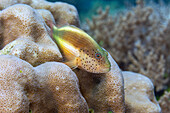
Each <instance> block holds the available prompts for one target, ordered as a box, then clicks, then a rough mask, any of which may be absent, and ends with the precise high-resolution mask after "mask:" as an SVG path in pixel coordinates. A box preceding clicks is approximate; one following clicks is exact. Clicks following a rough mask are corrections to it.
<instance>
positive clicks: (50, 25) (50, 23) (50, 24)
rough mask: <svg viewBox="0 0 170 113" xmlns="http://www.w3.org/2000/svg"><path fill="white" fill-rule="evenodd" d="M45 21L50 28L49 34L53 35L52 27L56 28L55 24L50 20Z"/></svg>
mask: <svg viewBox="0 0 170 113" xmlns="http://www.w3.org/2000/svg"><path fill="white" fill-rule="evenodd" d="M46 21H47V24H48V25H49V27H50V29H51V30H50V36H51V37H53V31H54V29H57V27H56V26H55V24H54V23H53V22H52V21H51V20H48V19H46Z"/></svg>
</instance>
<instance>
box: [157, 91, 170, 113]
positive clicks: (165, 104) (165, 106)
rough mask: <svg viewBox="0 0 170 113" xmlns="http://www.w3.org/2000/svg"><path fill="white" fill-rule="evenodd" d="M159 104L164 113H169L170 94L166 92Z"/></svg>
mask: <svg viewBox="0 0 170 113" xmlns="http://www.w3.org/2000/svg"><path fill="white" fill-rule="evenodd" d="M159 104H160V106H161V108H162V113H169V111H170V107H169V105H170V92H167V91H165V93H164V95H163V96H162V97H161V98H160V99H159Z"/></svg>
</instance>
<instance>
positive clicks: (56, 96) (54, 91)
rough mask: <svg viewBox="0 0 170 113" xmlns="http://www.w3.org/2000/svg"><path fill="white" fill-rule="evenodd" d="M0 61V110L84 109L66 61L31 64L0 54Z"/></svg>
mask: <svg viewBox="0 0 170 113" xmlns="http://www.w3.org/2000/svg"><path fill="white" fill-rule="evenodd" d="M0 62H1V65H0V70H1V71H0V81H1V82H0V105H1V106H0V112H3V113H28V112H29V109H31V110H32V112H33V113H38V112H41V113H47V112H48V113H54V112H59V113H68V112H70V113H71V112H72V113H75V112H77V111H79V113H87V112H88V106H87V103H86V101H85V99H84V98H83V96H82V94H81V93H80V90H79V85H78V79H77V77H76V75H75V73H74V72H73V71H72V70H71V69H70V68H69V67H67V66H66V65H64V64H62V63H57V62H47V63H44V64H42V65H39V66H37V67H32V66H31V65H30V64H29V63H28V62H26V61H24V60H21V59H19V58H17V57H15V56H9V55H0ZM18 64H19V65H18Z"/></svg>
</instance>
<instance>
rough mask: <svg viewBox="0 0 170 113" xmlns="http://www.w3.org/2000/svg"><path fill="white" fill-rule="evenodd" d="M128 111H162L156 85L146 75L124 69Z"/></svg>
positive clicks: (141, 112) (143, 112)
mask: <svg viewBox="0 0 170 113" xmlns="http://www.w3.org/2000/svg"><path fill="white" fill-rule="evenodd" d="M122 73H123V77H124V81H125V86H124V87H125V103H126V113H161V108H160V106H159V104H158V102H157V100H156V98H155V94H154V86H153V84H152V82H151V80H150V79H149V78H147V77H145V76H144V75H141V74H138V73H134V72H130V71H123V72H122Z"/></svg>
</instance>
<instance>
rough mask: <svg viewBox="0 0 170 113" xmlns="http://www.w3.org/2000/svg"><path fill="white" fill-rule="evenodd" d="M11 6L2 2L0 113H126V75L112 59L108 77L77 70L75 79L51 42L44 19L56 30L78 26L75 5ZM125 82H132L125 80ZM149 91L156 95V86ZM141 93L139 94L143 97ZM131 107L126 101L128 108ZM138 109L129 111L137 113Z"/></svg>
mask: <svg viewBox="0 0 170 113" xmlns="http://www.w3.org/2000/svg"><path fill="white" fill-rule="evenodd" d="M1 1H3V0H1ZM8 2H9V3H8V4H7V3H6V2H3V3H2V2H0V9H3V10H2V11H0V41H1V42H0V49H2V50H1V51H0V62H1V64H0V81H1V82H0V93H1V94H0V112H9V113H10V112H12V113H15V112H17V113H18V112H29V109H31V111H32V112H33V113H34V112H41V113H47V112H48V113H53V112H58V113H68V112H69V113H87V112H88V108H92V109H94V111H95V112H96V113H103V112H110V111H111V112H115V113H124V112H125V101H126V100H127V99H126V98H125V101H124V83H123V77H122V72H121V70H120V69H119V67H118V65H117V64H116V62H115V61H114V60H113V59H112V57H111V55H110V54H109V61H110V62H111V71H110V72H108V73H106V74H93V73H88V72H85V71H83V70H79V69H76V70H74V72H75V73H76V74H75V73H74V72H73V71H72V70H71V69H70V68H69V67H68V66H66V65H64V64H62V63H59V62H58V61H60V60H61V59H62V56H61V53H60V51H59V50H58V48H57V45H56V44H55V43H54V41H53V40H52V39H51V38H50V36H49V27H48V26H47V25H46V23H45V21H44V20H43V18H44V19H50V20H52V21H53V22H56V23H57V25H58V26H60V25H63V24H74V25H77V26H79V20H78V13H77V11H76V9H75V8H74V7H73V6H71V5H68V4H65V3H58V2H56V3H50V2H46V1H44V0H26V1H22V0H18V1H10V0H9V1H8ZM16 3H24V4H28V5H30V6H28V5H24V4H16ZM14 4H16V5H14ZM10 5H12V6H10ZM32 7H33V8H32ZM4 8H5V9H4ZM34 8H37V10H36V9H34ZM53 15H54V16H53ZM63 20H64V21H63ZM3 54H5V55H3ZM17 57H18V58H17ZM21 59H22V60H21ZM49 61H50V62H49ZM51 61H55V62H51ZM56 61H57V62H56ZM33 66H36V67H33ZM76 75H77V76H76ZM143 80H144V81H145V79H144V78H143ZM146 81H147V80H146ZM125 83H131V82H130V81H129V80H128V79H125ZM128 88H129V89H128ZM127 90H129V91H130V90H131V87H127V89H126V90H125V91H127ZM146 90H147V91H148V92H150V94H153V88H152V87H151V88H150V89H149V88H148V89H146ZM139 91H140V90H139ZM134 93H136V92H134ZM143 94H145V93H139V95H141V97H142V95H143ZM125 95H126V94H125ZM128 96H133V93H129V95H128ZM153 96H154V95H151V97H150V98H149V97H148V96H147V95H146V98H145V100H147V102H148V101H149V100H150V101H152V100H154V97H153ZM132 102H133V101H132ZM131 104H132V103H131V102H129V103H128V102H126V106H131ZM147 104H148V108H147V109H150V111H152V105H153V104H152V103H149V102H148V103H147ZM154 104H155V105H156V103H154ZM156 106H157V107H155V109H157V111H158V112H160V108H159V106H158V105H156ZM134 107H135V105H134V106H132V107H131V108H128V110H130V111H133V110H134ZM145 108H146V107H145ZM141 109H143V108H142V107H141ZM136 111H137V110H136ZM148 111H149V110H148ZM127 112H128V111H127Z"/></svg>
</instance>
